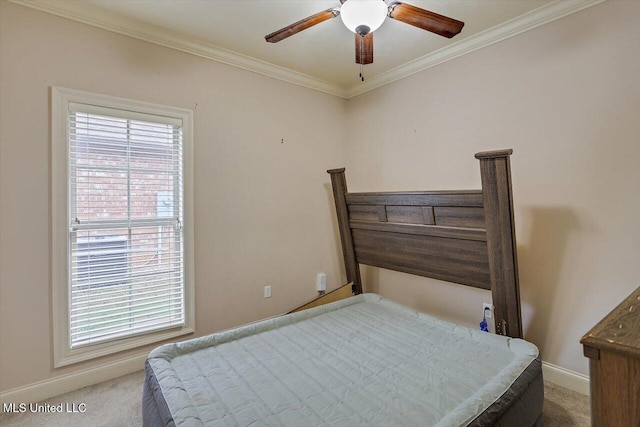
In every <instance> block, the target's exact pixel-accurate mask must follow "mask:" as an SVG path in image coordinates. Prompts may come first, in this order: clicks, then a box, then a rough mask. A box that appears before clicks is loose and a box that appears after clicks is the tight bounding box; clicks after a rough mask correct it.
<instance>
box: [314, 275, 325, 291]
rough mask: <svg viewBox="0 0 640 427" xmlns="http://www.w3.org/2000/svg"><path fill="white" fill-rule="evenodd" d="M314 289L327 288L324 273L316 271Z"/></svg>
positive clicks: (322, 289) (323, 289)
mask: <svg viewBox="0 0 640 427" xmlns="http://www.w3.org/2000/svg"><path fill="white" fill-rule="evenodd" d="M316 290H317V291H318V292H324V291H326V290H327V275H326V274H324V273H318V277H316Z"/></svg>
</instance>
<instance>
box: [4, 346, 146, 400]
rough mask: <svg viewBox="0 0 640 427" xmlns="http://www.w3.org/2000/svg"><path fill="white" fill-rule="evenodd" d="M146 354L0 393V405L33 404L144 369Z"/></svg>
mask: <svg viewBox="0 0 640 427" xmlns="http://www.w3.org/2000/svg"><path fill="white" fill-rule="evenodd" d="M147 355H148V354H147V353H144V354H139V355H136V356H131V357H128V358H126V359H123V360H118V361H116V362H112V363H106V364H104V365H100V366H96V367H93V368H88V369H83V370H81V371H78V372H72V373H70V374H66V375H61V376H59V377H55V378H51V379H48V380H44V381H38V382H36V383H33V384H29V385H26V386H22V387H17V388H14V389H11V390H7V391H5V392H2V393H0V403H35V402H40V401H43V400H46V399H49V398H51V397H55V396H58V395H60V394H64V393H68V392H70V391H74V390H78V389H80V388H82V387H87V386H90V385H94V384H98V383H101V382H104V381H108V380H110V379H113V378H117V377H121V376H122V375H127V374H130V373H132V372H136V371H140V370H142V369H144V362H145V360H146V359H147Z"/></svg>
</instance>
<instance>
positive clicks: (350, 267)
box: [327, 168, 362, 295]
mask: <svg viewBox="0 0 640 427" xmlns="http://www.w3.org/2000/svg"><path fill="white" fill-rule="evenodd" d="M327 172H328V173H329V175H331V186H332V187H333V200H334V201H335V203H336V214H337V217H338V228H339V229H340V242H341V243H342V256H343V257H344V266H345V269H346V272H347V282H352V283H353V285H352V287H351V289H352V290H353V293H354V294H356V295H357V294H361V293H362V280H361V279H360V267H359V266H358V263H357V261H356V253H355V250H354V248H353V239H352V237H351V228H350V227H349V211H348V208H347V200H346V194H347V180H346V178H345V176H344V168H340V169H330V170H328V171H327Z"/></svg>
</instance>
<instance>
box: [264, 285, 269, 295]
mask: <svg viewBox="0 0 640 427" xmlns="http://www.w3.org/2000/svg"><path fill="white" fill-rule="evenodd" d="M264 297H265V298H271V286H265V287H264Z"/></svg>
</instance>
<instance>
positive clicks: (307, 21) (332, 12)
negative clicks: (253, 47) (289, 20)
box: [264, 9, 340, 43]
mask: <svg viewBox="0 0 640 427" xmlns="http://www.w3.org/2000/svg"><path fill="white" fill-rule="evenodd" d="M339 14H340V11H339V10H338V9H327V10H323V11H322V12H318V13H316V14H315V15H311V16H309V17H308V18H304V19H302V20H300V21H298V22H296V23H294V24H291V25H288V26H286V27H284V28H282V29H280V30H278V31H275V32H273V33H271V34H269V35H267V36H265V37H264V38H265V40H266V41H268V42H269V43H277V42H279V41H280V40H283V39H286V38H287V37H290V36H292V35H294V34H297V33H299V32H300V31H302V30H306V29H307V28H309V27H313V26H314V25H317V24H319V23H321V22H324V21H326V20H328V19H331V18H335V17H336V16H338V15H339Z"/></svg>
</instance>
